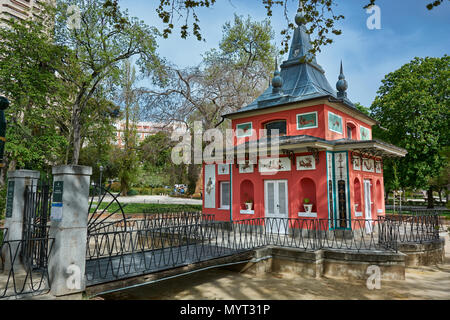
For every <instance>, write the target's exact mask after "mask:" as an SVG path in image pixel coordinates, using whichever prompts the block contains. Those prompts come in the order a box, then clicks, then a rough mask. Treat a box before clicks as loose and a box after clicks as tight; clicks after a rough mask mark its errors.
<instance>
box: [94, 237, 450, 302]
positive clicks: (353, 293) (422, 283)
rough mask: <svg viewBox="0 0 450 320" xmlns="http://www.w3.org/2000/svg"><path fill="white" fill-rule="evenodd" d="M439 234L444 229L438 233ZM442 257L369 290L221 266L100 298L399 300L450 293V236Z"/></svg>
mask: <svg viewBox="0 0 450 320" xmlns="http://www.w3.org/2000/svg"><path fill="white" fill-rule="evenodd" d="M443 236H444V234H443ZM445 238H446V260H445V263H444V264H442V265H438V266H435V267H421V268H407V270H406V280H404V281H382V282H381V289H379V290H377V289H375V290H369V289H368V288H367V286H366V282H365V281H348V280H341V279H330V278H322V279H312V278H303V277H299V276H298V275H292V274H267V275H263V276H259V277H255V276H253V275H248V274H239V273H236V272H231V271H227V270H222V269H212V270H208V271H203V272H199V273H194V274H191V275H188V276H183V277H179V278H175V279H171V280H166V281H163V282H159V283H155V284H151V285H147V286H143V287H138V288H134V289H129V290H126V291H121V292H117V293H114V294H110V295H107V296H103V297H102V298H104V299H106V300H108V299H114V300H128V299H131V300H234V299H239V300H334V299H344V300H366V299H369V300H393V299H394V300H404V299H408V300H409V299H436V300H448V299H450V241H449V240H450V239H449V236H448V235H447V234H445Z"/></svg>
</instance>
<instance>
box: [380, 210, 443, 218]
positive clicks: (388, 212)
mask: <svg viewBox="0 0 450 320" xmlns="http://www.w3.org/2000/svg"><path fill="white" fill-rule="evenodd" d="M386 213H387V214H394V211H393V210H386ZM414 213H416V212H412V211H402V212H401V213H399V212H396V213H395V214H414ZM438 214H439V215H440V216H442V217H446V218H449V219H450V211H439V212H438Z"/></svg>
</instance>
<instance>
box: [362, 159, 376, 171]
mask: <svg viewBox="0 0 450 320" xmlns="http://www.w3.org/2000/svg"><path fill="white" fill-rule="evenodd" d="M362 170H363V171H364V172H375V160H373V159H363V161H362Z"/></svg>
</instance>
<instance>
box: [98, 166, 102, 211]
mask: <svg viewBox="0 0 450 320" xmlns="http://www.w3.org/2000/svg"><path fill="white" fill-rule="evenodd" d="M99 169H100V183H99V193H98V203H100V197H101V195H102V173H103V166H100V168H99Z"/></svg>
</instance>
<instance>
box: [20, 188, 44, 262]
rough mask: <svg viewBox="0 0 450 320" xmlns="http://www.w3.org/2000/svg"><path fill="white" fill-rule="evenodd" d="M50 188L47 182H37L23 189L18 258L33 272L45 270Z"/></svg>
mask: <svg viewBox="0 0 450 320" xmlns="http://www.w3.org/2000/svg"><path fill="white" fill-rule="evenodd" d="M51 197H52V194H51V188H50V184H49V183H48V182H42V181H40V182H38V183H37V184H36V185H30V186H27V187H26V189H25V208H24V217H23V231H22V232H23V233H22V239H23V240H24V242H23V246H22V250H21V252H20V256H21V259H22V262H23V263H24V264H25V265H27V266H28V267H31V268H32V269H33V270H37V269H40V270H42V269H46V268H47V258H48V251H49V248H48V243H49V242H48V241H46V240H48V236H49V229H50V226H49V225H48V222H49V220H50V219H49V217H50V208H51Z"/></svg>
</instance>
